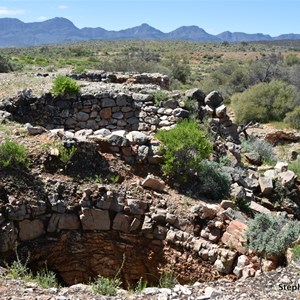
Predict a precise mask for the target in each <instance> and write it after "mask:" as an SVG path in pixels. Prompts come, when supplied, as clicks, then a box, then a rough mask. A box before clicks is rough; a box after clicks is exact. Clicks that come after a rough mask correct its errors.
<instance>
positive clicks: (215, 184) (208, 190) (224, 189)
mask: <svg viewBox="0 0 300 300" xmlns="http://www.w3.org/2000/svg"><path fill="white" fill-rule="evenodd" d="M198 178H199V181H200V187H199V189H200V191H201V193H203V194H206V195H209V196H210V197H212V198H213V199H220V198H222V197H224V196H225V195H227V194H228V193H229V191H230V185H231V177H230V175H228V174H227V173H225V172H222V170H221V166H220V165H219V164H218V163H216V162H213V161H209V160H203V161H202V162H201V163H200V173H199V175H198Z"/></svg>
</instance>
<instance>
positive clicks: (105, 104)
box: [101, 98, 116, 107]
mask: <svg viewBox="0 0 300 300" xmlns="http://www.w3.org/2000/svg"><path fill="white" fill-rule="evenodd" d="M101 106H102V107H113V106H116V101H115V100H113V99H111V98H104V99H101Z"/></svg>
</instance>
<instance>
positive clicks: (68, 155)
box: [58, 145, 77, 165]
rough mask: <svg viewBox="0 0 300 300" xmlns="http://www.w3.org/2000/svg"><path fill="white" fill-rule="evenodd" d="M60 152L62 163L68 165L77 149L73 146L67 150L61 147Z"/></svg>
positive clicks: (59, 147)
mask: <svg viewBox="0 0 300 300" xmlns="http://www.w3.org/2000/svg"><path fill="white" fill-rule="evenodd" d="M58 151H59V159H60V161H61V162H63V163H64V164H65V165H66V164H67V163H68V162H69V161H70V160H71V159H72V157H73V156H74V154H75V153H76V151H77V148H76V147H75V146H72V147H71V148H67V147H64V146H62V145H59V146H58Z"/></svg>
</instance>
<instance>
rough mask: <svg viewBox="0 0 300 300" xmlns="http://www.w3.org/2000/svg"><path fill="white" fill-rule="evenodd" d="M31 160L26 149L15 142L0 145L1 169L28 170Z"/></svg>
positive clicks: (7, 141)
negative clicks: (18, 168)
mask: <svg viewBox="0 0 300 300" xmlns="http://www.w3.org/2000/svg"><path fill="white" fill-rule="evenodd" d="M28 165H29V158H28V153H27V150H26V148H25V147H24V146H23V145H19V144H17V143H16V142H14V141H9V140H6V141H5V142H4V143H2V144H1V145H0V167H2V168H10V167H21V168H27V167H28Z"/></svg>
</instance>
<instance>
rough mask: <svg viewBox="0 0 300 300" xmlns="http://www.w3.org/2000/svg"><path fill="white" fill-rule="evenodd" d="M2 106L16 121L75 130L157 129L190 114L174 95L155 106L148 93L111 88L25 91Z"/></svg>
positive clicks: (170, 124) (49, 127)
mask: <svg viewBox="0 0 300 300" xmlns="http://www.w3.org/2000/svg"><path fill="white" fill-rule="evenodd" d="M1 108H2V109H4V110H6V111H8V112H10V113H12V115H13V119H14V120H15V121H19V122H22V123H24V122H29V123H31V124H33V125H40V126H43V127H45V128H47V129H53V128H64V129H67V130H70V129H71V130H75V131H78V130H81V129H92V130H98V129H101V128H106V129H109V130H112V131H113V130H120V129H124V130H126V131H134V130H138V131H156V130H157V129H158V128H163V127H169V126H172V125H174V124H175V123H176V122H178V121H179V120H181V119H182V118H184V117H188V115H189V112H188V111H186V110H184V109H183V108H181V107H179V103H178V101H177V100H174V99H171V101H167V102H166V103H165V105H164V107H158V106H155V105H154V99H153V96H152V95H151V94H145V93H135V92H125V93H124V92H113V91H106V92H97V93H84V94H80V95H78V96H76V97H75V96H74V97H61V96H54V95H52V94H51V93H47V94H45V95H43V96H42V97H40V98H36V97H33V96H31V94H30V92H28V91H25V92H23V93H21V94H20V95H19V96H18V97H17V99H15V100H14V102H13V104H12V103H11V102H9V101H7V102H4V103H2V106H1Z"/></svg>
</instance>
